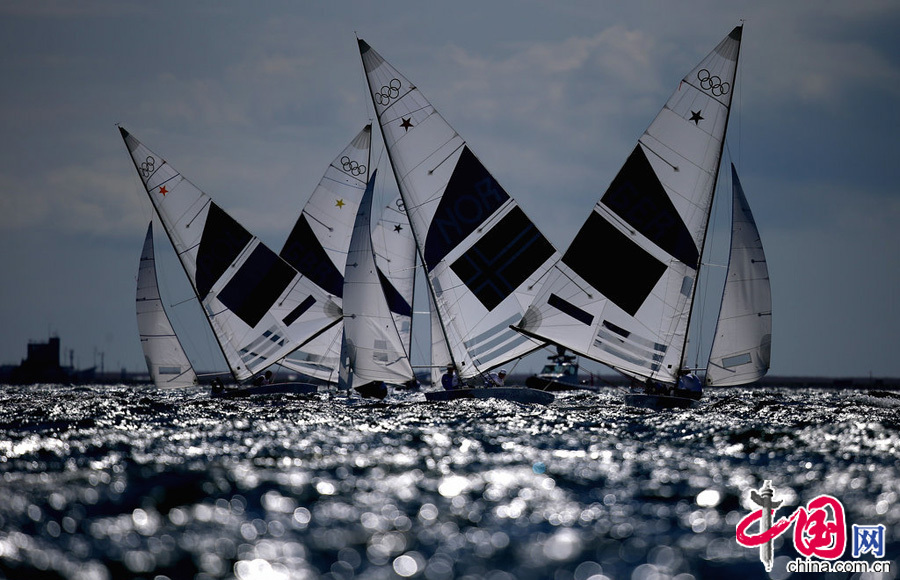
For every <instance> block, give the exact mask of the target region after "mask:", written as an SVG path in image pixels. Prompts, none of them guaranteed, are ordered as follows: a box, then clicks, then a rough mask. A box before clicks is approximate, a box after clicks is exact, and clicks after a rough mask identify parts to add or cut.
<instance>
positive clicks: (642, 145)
mask: <svg viewBox="0 0 900 580" xmlns="http://www.w3.org/2000/svg"><path fill="white" fill-rule="evenodd" d="M657 142H658V141H657ZM638 143H640V145H641V147H643V148H644V149H646V150H647V151H649V152H650V153H653V154H654V155H655V156H656V158H657V159H659V160H660V161H662V162H663V163H665V164H666V165H668V166H669V167H671V168H672V171H675V172H678V171H681V169H679V168H678V166H677V165H674V164H673V163H671V162H670V161H669V160H668V159H666V158H665V157H663V156H662V155H661V154H659V153H657V152H656V151H655V150H654V149H653V148H652V147H650V146H649V145H647V144H646V143H644V141H643V140H639V141H638ZM660 144H662V143H660ZM666 149H669V151H671V149H670V148H668V147H666Z"/></svg>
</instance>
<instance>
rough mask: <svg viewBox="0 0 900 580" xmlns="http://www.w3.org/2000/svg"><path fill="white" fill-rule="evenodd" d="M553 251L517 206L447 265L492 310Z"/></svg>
mask: <svg viewBox="0 0 900 580" xmlns="http://www.w3.org/2000/svg"><path fill="white" fill-rule="evenodd" d="M551 255H553V246H552V245H550V242H548V241H547V240H546V238H544V236H543V235H541V232H540V231H538V229H537V228H536V227H535V226H534V224H533V223H531V221H530V220H529V219H528V217H527V216H526V215H525V212H523V211H522V210H521V209H519V208H518V207H515V208H513V209H512V210H511V211H510V212H509V213H508V214H506V216H505V217H504V218H503V219H502V220H500V222H499V223H498V224H497V225H495V226H494V227H493V228H491V230H490V231H489V232H488V233H487V234H485V235H484V236H483V237H482V238H481V239H480V240H479V241H478V243H476V244H475V245H474V246H472V247H471V248H469V251H467V252H466V253H465V254H463V255H462V256H460V257H459V259H458V260H456V261H455V262H453V264H451V265H450V268H451V269H452V270H453V271H454V272H455V273H456V275H457V276H459V277H460V278H461V279H462V281H463V282H464V283H465V285H466V286H467V287H468V288H469V290H471V291H472V293H473V294H475V297H476V298H478V300H479V301H480V302H481V303H482V304H483V305H484V307H485V308H487V309H488V310H493V309H494V308H495V307H496V306H497V305H498V304H500V302H502V301H503V299H504V298H506V297H507V296H509V295H510V294H512V293H513V291H514V290H515V289H516V288H518V287H519V285H520V284H522V282H524V281H525V280H526V279H528V276H530V275H531V274H532V273H534V271H535V270H537V269H538V268H539V267H540V266H541V264H543V263H544V262H546V261H547V259H548V258H549V257H550V256H551Z"/></svg>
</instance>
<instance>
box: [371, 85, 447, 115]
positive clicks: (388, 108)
mask: <svg viewBox="0 0 900 580" xmlns="http://www.w3.org/2000/svg"><path fill="white" fill-rule="evenodd" d="M371 89H372V87H369V90H370V91H371ZM415 90H418V89H416V85H409V90H408V91H406V92H405V93H403V94H402V95H398V96H397V98H396V99H393V100H392V101H391V103H390V104H389V105H388V106H387V107H385V108H384V110H383V111H381V114H380V115H378V118H379V119H381V118H382V117H384V114H385V113H387V112H388V111H389V110H390V109H391V107H393V106H394V105H396V104H397V103H399V102H400V101H402V100H403V99H404V98H405V97H406V95H408V94H410V93H411V92H413V91H415ZM374 98H375V95H374V93H373V94H372V99H373V105H372V106H375V105H374ZM428 106H429V107H430V106H431V105H428ZM425 108H427V107H419V108H418V109H416V110H415V111H410V114H412V113H417V112H419V111H421V110H422V109H425ZM433 108H434V107H432V109H433ZM397 118H398V117H395V118H393V119H391V120H392V121H396V120H397ZM399 118H402V115H401V116H400V117H399Z"/></svg>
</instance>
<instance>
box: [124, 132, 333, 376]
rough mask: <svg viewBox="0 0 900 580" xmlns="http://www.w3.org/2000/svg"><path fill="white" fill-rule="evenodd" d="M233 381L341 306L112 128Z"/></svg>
mask: <svg viewBox="0 0 900 580" xmlns="http://www.w3.org/2000/svg"><path fill="white" fill-rule="evenodd" d="M119 131H120V132H121V134H122V138H123V139H124V140H125V145H126V147H127V148H128V152H129V153H130V154H131V158H132V161H133V162H134V166H135V169H136V170H137V172H138V176H139V177H140V179H141V182H142V183H143V184H144V187H145V189H146V191H147V195H148V196H149V198H150V201H151V203H152V204H153V207H154V208H155V209H156V212H157V215H158V216H159V218H160V221H161V222H162V224H163V227H164V228H165V230H166V233H167V234H168V236H169V240H170V241H171V242H172V245H173V247H174V248H175V251H176V253H177V255H178V258H179V260H180V261H181V264H182V266H183V267H184V270H185V272H186V273H187V276H188V279H189V280H190V282H191V285H192V286H193V288H194V292H195V293H196V295H197V298H198V299H199V300H200V303H201V304H202V306H203V309H204V312H205V314H206V317H207V320H208V321H209V323H210V326H211V327H212V329H213V332H214V334H215V336H216V339H217V340H218V342H219V346H220V347H221V349H222V352H223V354H224V355H225V360H226V361H227V362H228V366H229V367H230V369H231V372H232V374H233V375H234V377H235V378H236V379H238V380H244V379H247V378H249V377H251V376H252V375H253V374H255V373H257V372H259V371H260V370H262V369H264V368H266V367H268V366H270V365H272V364H273V363H276V362H278V361H279V360H280V359H282V358H283V357H284V356H285V355H287V354H288V353H290V352H292V351H294V350H296V349H297V348H298V347H300V346H302V345H303V344H304V343H306V342H307V341H309V340H310V339H311V338H314V337H315V336H316V335H318V334H320V333H322V332H324V331H325V330H327V329H328V328H329V327H330V326H333V325H335V324H338V323H339V322H340V320H341V316H342V315H341V309H340V306H339V305H338V304H337V303H336V302H335V301H334V300H333V299H332V297H331V296H330V295H329V294H327V293H326V292H325V291H323V290H322V289H321V288H319V287H318V286H317V285H316V284H314V283H313V282H312V281H310V280H309V278H307V277H305V276H302V275H301V274H299V273H298V272H297V271H296V270H295V269H294V268H293V267H292V266H291V265H290V264H288V263H287V262H285V261H284V260H283V259H282V258H280V257H279V256H278V255H277V254H276V253H275V252H273V251H272V250H270V249H269V248H267V247H266V246H265V245H264V244H263V243H262V242H260V240H259V239H258V238H256V237H255V236H253V235H251V234H250V233H249V232H248V231H247V230H246V229H244V228H243V227H242V226H241V225H240V224H238V223H237V222H236V221H235V220H234V219H233V218H231V217H230V216H229V215H228V214H227V213H225V211H223V210H222V209H221V208H220V207H219V206H218V205H216V204H215V203H214V202H213V201H212V199H211V198H210V197H209V196H208V195H207V194H205V193H203V192H202V191H201V190H200V189H199V188H197V187H196V186H195V185H194V184H193V183H191V182H190V181H188V180H187V179H186V178H185V177H184V176H182V174H181V173H179V172H178V171H176V170H175V169H174V168H173V167H172V166H171V165H170V164H169V163H167V162H166V161H165V160H164V159H163V158H162V157H161V156H160V155H158V154H156V153H154V152H153V151H151V150H150V149H148V148H147V147H146V146H145V145H144V144H142V143H141V142H140V141H138V140H137V139H136V138H135V137H134V136H133V135H131V134H129V133H128V132H127V131H126V130H125V129H123V128H121V127H120V128H119Z"/></svg>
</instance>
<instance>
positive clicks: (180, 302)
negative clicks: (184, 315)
mask: <svg viewBox="0 0 900 580" xmlns="http://www.w3.org/2000/svg"><path fill="white" fill-rule="evenodd" d="M196 299H197V297H196V296H190V297H188V298H185V299H184V300H181V301H179V302H173V303H171V304H169V308H175V307H176V306H181V305H182V304H186V303H188V302H190V301H192V300H196Z"/></svg>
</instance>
